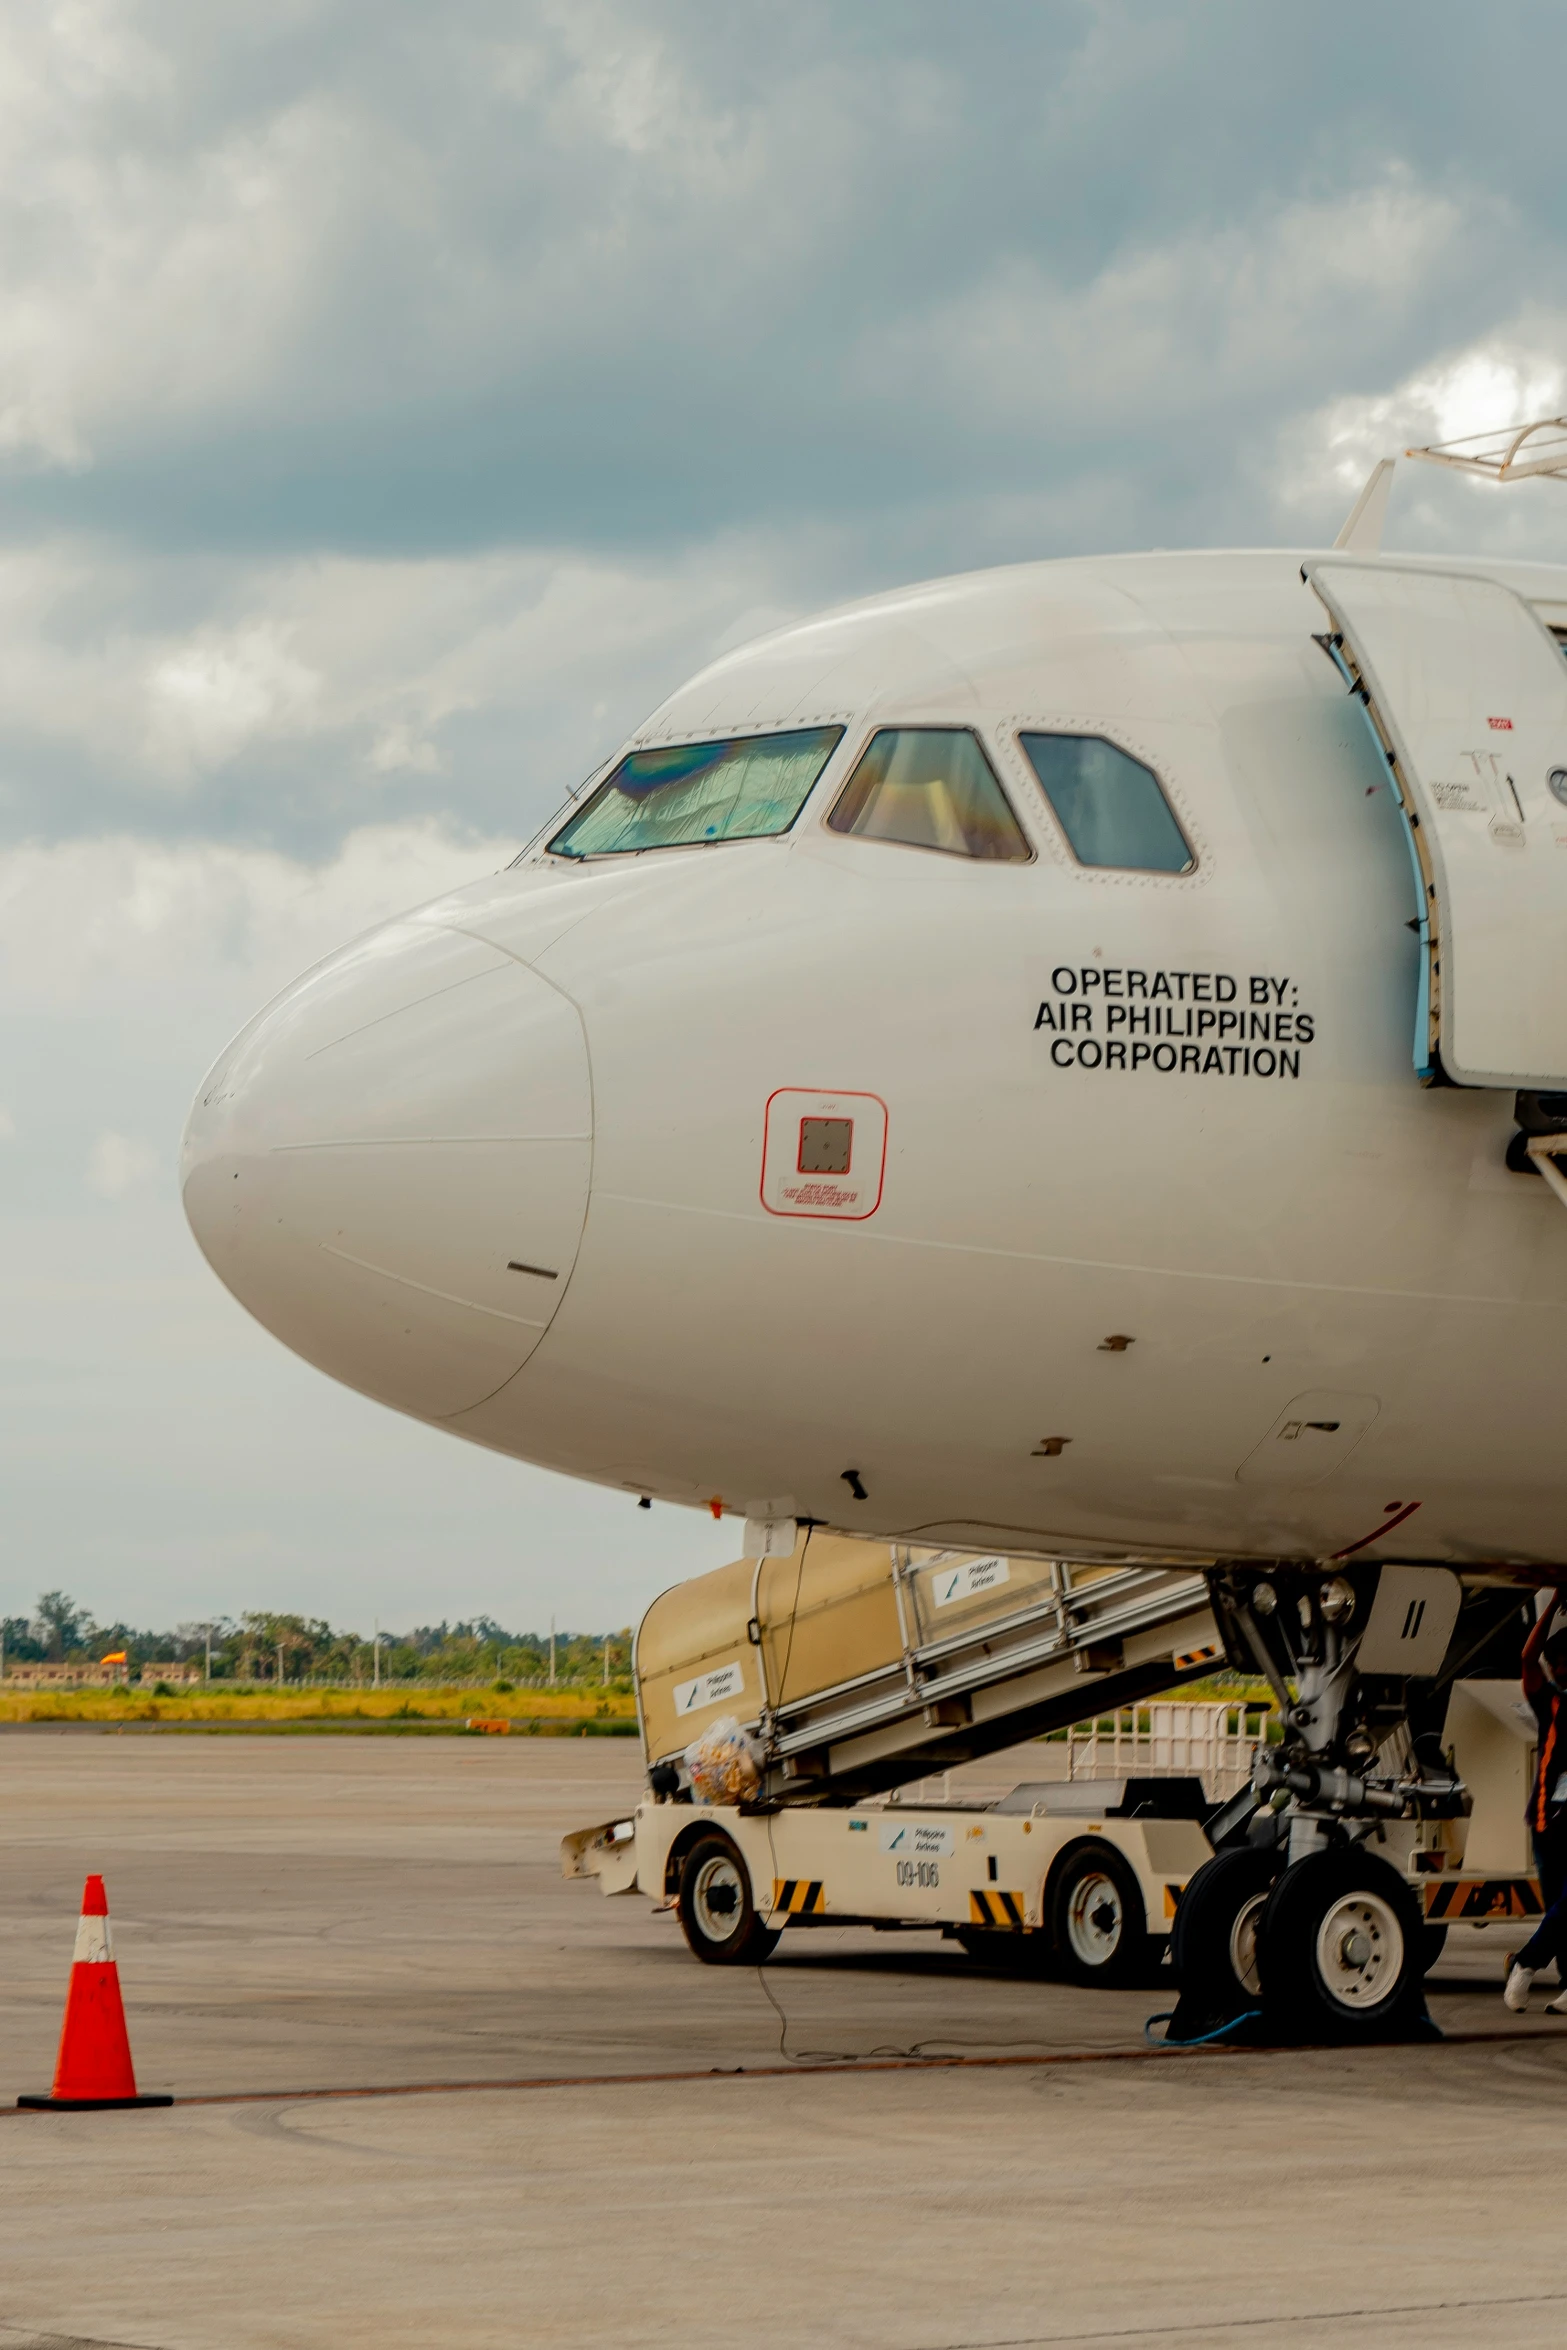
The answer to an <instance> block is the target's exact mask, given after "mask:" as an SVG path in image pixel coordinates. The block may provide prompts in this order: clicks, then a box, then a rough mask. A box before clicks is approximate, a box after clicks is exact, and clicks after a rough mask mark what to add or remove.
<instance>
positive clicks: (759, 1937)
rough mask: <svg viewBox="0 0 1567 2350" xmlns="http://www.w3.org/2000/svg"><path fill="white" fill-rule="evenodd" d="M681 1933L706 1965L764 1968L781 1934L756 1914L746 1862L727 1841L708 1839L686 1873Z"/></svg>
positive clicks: (688, 1860) (692, 1854)
mask: <svg viewBox="0 0 1567 2350" xmlns="http://www.w3.org/2000/svg"><path fill="white" fill-rule="evenodd" d="M678 1908H679V1914H680V1930H681V1932H682V1933H683V1934H684V1935H685V1938H686V1941H687V1942H688V1943H689V1945H690V1947H691V1949H692V1951H693V1952H694V1953H695V1955H696V1956H697V1957H698V1958H699V1959H700V1960H701V1961H702V1964H703V1965H704V1966H760V1965H761V1963H762V1961H763V1959H764V1958H771V1956H772V1954H773V1952H774V1950H775V1949H776V1948H777V1946H778V1936H777V1933H776V1932H775V1931H774V1930H773V1929H772V1928H771V1927H770V1926H764V1925H763V1923H762V1921H761V1919H760V1918H759V1917H758V1916H757V1914H756V1903H755V1901H754V1899H753V1898H752V1894H751V1879H750V1875H749V1873H748V1871H747V1869H746V1865H745V1862H744V1861H743V1860H742V1859H741V1858H740V1855H739V1853H738V1852H737V1851H736V1850H735V1848H734V1846H733V1845H732V1844H731V1843H730V1841H729V1839H728V1837H727V1836H718V1835H714V1836H703V1837H700V1838H699V1839H698V1840H697V1842H696V1843H695V1844H693V1845H692V1847H691V1849H690V1851H689V1852H688V1853H687V1854H686V1857H685V1859H684V1861H683V1862H682V1864H681V1869H680V1892H679V1896H678Z"/></svg>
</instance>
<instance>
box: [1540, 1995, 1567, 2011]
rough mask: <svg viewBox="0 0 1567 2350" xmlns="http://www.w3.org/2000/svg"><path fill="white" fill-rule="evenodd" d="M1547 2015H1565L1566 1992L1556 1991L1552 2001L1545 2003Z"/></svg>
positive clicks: (1566, 2009) (1566, 2006)
mask: <svg viewBox="0 0 1567 2350" xmlns="http://www.w3.org/2000/svg"><path fill="white" fill-rule="evenodd" d="M1545 2012H1546V2014H1547V2015H1567V1990H1561V1991H1558V1992H1557V1994H1556V1997H1555V1998H1554V1999H1548V2000H1547V2001H1546V2002H1545Z"/></svg>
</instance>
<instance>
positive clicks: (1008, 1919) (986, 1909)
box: [968, 1891, 1028, 1927]
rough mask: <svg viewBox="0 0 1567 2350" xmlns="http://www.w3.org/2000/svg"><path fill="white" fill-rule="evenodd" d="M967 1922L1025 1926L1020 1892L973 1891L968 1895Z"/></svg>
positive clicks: (975, 1924)
mask: <svg viewBox="0 0 1567 2350" xmlns="http://www.w3.org/2000/svg"><path fill="white" fill-rule="evenodd" d="M968 1914H969V1923H970V1925H974V1926H1013V1927H1017V1926H1025V1925H1027V1923H1028V1920H1027V1919H1026V1918H1025V1917H1024V1915H1023V1896H1022V1894H1021V1893H996V1892H991V1891H984V1892H974V1893H971V1894H970V1895H969V1897H968Z"/></svg>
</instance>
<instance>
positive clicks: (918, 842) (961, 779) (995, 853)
mask: <svg viewBox="0 0 1567 2350" xmlns="http://www.w3.org/2000/svg"><path fill="white" fill-rule="evenodd" d="M827 822H828V824H829V825H830V826H831V827H832V830H833V831H834V832H853V833H858V834H859V835H860V837H861V838H862V839H865V840H891V841H901V842H902V843H903V845H904V846H905V847H906V848H915V849H940V850H942V851H944V852H945V853H946V855H948V856H951V857H991V858H1003V859H1007V860H1010V861H1013V862H1016V863H1024V862H1026V861H1027V860H1028V859H1029V858H1030V857H1031V856H1032V855H1033V853H1034V852H1033V850H1032V849H1031V848H1030V847H1029V845H1028V842H1027V840H1026V838H1025V837H1024V834H1023V830H1022V827H1021V826H1020V825H1019V823H1018V820H1017V818H1016V817H1015V816H1014V815H1013V813H1012V810H1011V809H1010V807H1008V805H1007V799H1006V794H1005V793H1004V792H1003V791H1002V789H1001V786H1000V784H999V783H998V782H997V780H996V776H995V772H994V770H993V769H992V767H991V764H990V761H989V760H988V759H987V758H986V756H985V754H984V752H983V751H982V750H981V749H980V746H979V743H978V741H977V740H976V738H975V737H974V736H973V735H972V734H970V732H969V731H968V729H967V727H961V726H884V727H881V728H879V729H878V731H877V732H876V733H875V734H873V735H872V737H871V739H870V742H869V744H868V745H867V746H866V749H865V750H864V752H863V753H862V754H861V757H860V761H859V764H858V766H857V767H856V768H855V770H854V773H853V774H852V775H851V776H850V778H849V780H848V782H847V783H846V784H845V785H844V788H843V792H842V794H841V796H840V797H839V800H838V802H837V805H836V806H835V807H834V809H833V811H832V814H831V815H830V816H829V817H828V819H827Z"/></svg>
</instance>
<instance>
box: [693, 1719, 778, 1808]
mask: <svg viewBox="0 0 1567 2350" xmlns="http://www.w3.org/2000/svg"><path fill="white" fill-rule="evenodd" d="M685 1763H686V1769H687V1771H688V1772H689V1774H690V1778H691V1793H692V1795H693V1796H694V1797H695V1798H696V1800H697V1802H698V1803H744V1802H745V1801H746V1799H747V1797H748V1796H751V1795H754V1794H755V1793H756V1790H757V1787H758V1785H759V1783H760V1780H761V1773H760V1772H759V1771H758V1769H757V1767H756V1756H755V1751H754V1748H753V1744H752V1741H751V1740H750V1739H749V1738H748V1737H747V1736H746V1734H745V1732H744V1731H743V1730H742V1729H741V1727H740V1725H739V1723H738V1722H737V1721H736V1720H735V1717H734V1715H733V1714H720V1716H719V1718H718V1720H717V1721H716V1722H709V1723H708V1725H707V1728H706V1729H705V1730H704V1731H703V1732H702V1735H701V1737H700V1738H693V1739H692V1741H691V1744H690V1745H689V1746H688V1747H687V1748H686V1754H685Z"/></svg>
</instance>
